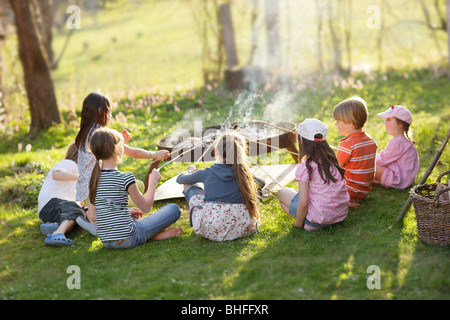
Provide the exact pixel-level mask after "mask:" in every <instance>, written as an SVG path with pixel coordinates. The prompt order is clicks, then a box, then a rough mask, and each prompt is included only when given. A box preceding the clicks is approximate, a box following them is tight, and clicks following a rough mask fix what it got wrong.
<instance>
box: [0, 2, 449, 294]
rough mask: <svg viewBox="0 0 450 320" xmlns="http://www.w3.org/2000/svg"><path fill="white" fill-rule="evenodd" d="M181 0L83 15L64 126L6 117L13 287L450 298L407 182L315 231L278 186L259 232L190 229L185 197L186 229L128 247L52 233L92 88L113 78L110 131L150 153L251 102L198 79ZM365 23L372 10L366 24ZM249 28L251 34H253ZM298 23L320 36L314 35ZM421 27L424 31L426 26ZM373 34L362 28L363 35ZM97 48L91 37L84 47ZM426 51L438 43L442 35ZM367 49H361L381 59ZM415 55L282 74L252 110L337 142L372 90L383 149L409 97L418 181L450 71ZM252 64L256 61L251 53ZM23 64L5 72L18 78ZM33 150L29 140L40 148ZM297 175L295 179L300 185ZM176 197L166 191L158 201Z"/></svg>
mask: <svg viewBox="0 0 450 320" xmlns="http://www.w3.org/2000/svg"><path fill="white" fill-rule="evenodd" d="M180 3H182V2H180V1H158V2H149V4H146V5H143V4H142V5H139V6H138V7H137V8H133V10H129V8H128V7H127V8H125V9H124V8H122V7H120V6H119V8H116V9H115V10H110V11H106V12H105V13H104V14H99V17H98V19H99V20H98V24H97V25H95V24H94V23H93V22H92V21H91V20H90V19H91V18H90V17H89V16H86V15H83V16H82V19H83V20H82V30H81V31H80V32H77V33H75V34H74V35H73V38H72V39H71V42H70V44H69V47H68V50H67V52H66V55H65V56H64V59H63V60H62V62H61V65H60V67H59V68H58V69H57V70H56V71H55V72H54V78H55V84H56V90H57V95H58V101H59V104H60V108H61V110H62V112H63V118H64V120H65V123H63V124H60V125H58V126H55V127H52V128H51V129H50V130H49V131H47V132H40V133H39V134H38V135H37V136H36V137H35V138H34V139H33V140H29V139H28V138H27V133H28V123H29V119H28V118H29V116H28V114H27V112H22V114H21V115H20V116H17V117H14V118H11V119H9V120H8V122H7V123H6V125H5V126H6V130H5V132H2V133H0V154H1V156H0V178H1V179H0V298H1V299H80V300H82V299H286V300H291V299H324V300H328V299H343V300H344V299H381V300H390V299H443V300H447V299H449V298H450V292H449V288H450V283H449V282H450V281H449V279H450V271H449V270H450V259H449V251H448V248H440V247H437V246H428V245H425V244H424V243H423V242H421V240H419V239H418V237H417V227H416V221H415V218H414V210H413V208H411V209H410V210H409V211H408V213H407V215H406V217H405V219H404V221H403V223H402V224H396V223H395V221H396V218H397V216H398V214H399V213H400V211H401V209H402V207H403V205H404V203H405V202H406V200H407V199H408V191H409V190H386V189H383V188H381V187H374V188H373V190H372V192H371V193H370V195H369V196H368V198H367V199H366V201H365V202H364V204H363V205H362V206H361V207H360V208H357V209H354V208H351V209H350V212H349V215H348V218H347V219H346V220H345V221H344V222H343V223H342V224H340V225H338V226H334V227H332V228H330V229H329V230H323V231H319V232H315V233H308V232H305V231H303V230H299V229H296V228H294V227H293V225H292V220H291V219H290V218H288V217H287V215H286V214H284V213H283V211H282V210H281V208H280V206H279V204H278V201H277V198H276V197H275V196H273V197H270V198H268V199H265V200H264V201H263V203H262V204H261V219H262V224H261V227H260V233H259V234H254V235H251V236H249V237H246V238H242V239H238V240H235V241H231V242H224V243H217V242H211V241H209V240H206V239H204V238H202V237H200V236H198V235H195V234H194V233H193V231H192V229H191V228H189V217H188V207H187V204H186V202H185V201H184V200H183V199H178V200H173V202H175V203H177V204H178V205H179V206H180V208H181V209H182V217H181V219H180V220H179V221H178V222H177V223H176V224H175V225H176V226H180V227H182V228H183V229H184V232H183V234H182V235H181V236H180V237H179V238H176V239H169V240H164V241H158V242H149V243H147V244H145V245H142V246H139V247H137V248H134V249H131V250H125V251H115V250H108V249H105V248H103V247H102V245H101V242H100V241H99V240H98V239H96V238H94V237H92V236H91V235H89V234H88V233H87V232H85V231H82V230H79V229H78V230H73V231H72V232H71V233H69V234H68V235H67V236H68V238H70V239H72V240H73V241H74V246H73V247H65V248H55V247H49V246H46V245H45V244H44V237H43V236H42V235H41V233H40V231H39V224H40V222H39V220H38V218H37V212H36V203H37V196H38V193H39V188H40V186H41V184H42V181H43V179H44V178H45V174H46V172H47V171H48V170H49V169H50V168H51V167H52V166H53V165H54V164H55V163H56V162H58V161H59V160H61V159H62V158H63V156H64V153H65V150H66V148H67V146H68V144H69V143H71V142H72V141H73V140H74V138H75V136H76V134H77V131H78V123H77V121H76V120H73V119H72V116H71V114H70V111H76V113H77V116H78V117H79V113H80V106H81V102H82V99H83V98H84V97H85V96H86V95H87V94H88V93H89V92H91V91H96V90H97V89H100V90H101V91H102V92H103V93H105V94H107V95H110V96H112V97H113V100H114V102H116V103H117V107H116V108H115V109H114V110H113V113H114V115H115V116H117V118H116V120H115V121H114V122H113V123H112V125H111V127H112V128H115V129H118V130H120V129H122V128H128V130H129V131H130V132H131V134H132V136H133V138H132V140H131V141H130V145H132V146H138V147H142V148H148V149H152V150H156V143H157V141H158V140H159V139H161V138H162V137H164V136H165V135H167V134H169V133H170V132H171V131H173V130H175V129H176V128H179V127H185V128H192V125H193V121H194V120H201V121H202V123H203V125H204V126H207V125H212V124H217V123H223V122H224V121H225V120H226V119H227V116H228V114H229V110H230V108H234V109H233V110H234V111H235V113H238V111H239V110H238V109H237V106H234V102H235V101H236V100H237V97H238V96H239V94H240V92H233V93H230V92H228V91H226V90H225V89H224V85H223V84H222V83H219V84H218V85H217V86H214V85H213V86H212V87H200V83H201V73H200V70H201V62H200V60H199V53H200V50H201V46H200V42H199V40H198V37H197V35H196V34H195V33H193V32H192V24H193V21H192V20H191V16H190V12H189V8H188V7H187V6H186V5H180ZM361 6H364V5H361ZM242 12H244V13H239V14H242V15H243V16H245V15H246V14H247V15H248V14H249V11H248V10H247V11H245V10H243V11H242ZM364 12H365V11H364ZM172 13H173V14H172ZM175 13H176V14H175ZM239 14H238V15H239ZM180 17H183V18H180ZM365 19H366V16H364V15H363V16H361V17H359V20H361V21H363V23H365ZM411 19H412V18H411ZM359 20H357V21H359ZM236 21H246V20H244V19H236ZM236 23H239V22H236ZM189 30H191V31H189ZM236 30H237V31H236V32H237V34H238V35H242V34H244V35H245V36H247V35H246V34H245V31H244V30H247V29H245V28H236ZM299 30H300V31H299V32H303V33H307V34H309V35H310V36H311V34H313V32H314V30H312V29H311V30H310V29H299ZM360 31H361V34H360V35H359V36H360V37H361V38H364V40H366V35H367V33H364V32H367V30H360ZM247 33H248V32H247ZM363 34H364V36H363ZM414 35H415V38H414V39H416V37H419V36H420V35H419V34H418V33H415V34H414ZM114 37H115V38H116V41H115V42H114V41H113V40H112V39H113V38H114ZM243 39H244V40H241V41H240V42H239V44H240V48H241V49H242V48H244V49H243V50H244V52H245V47H246V45H248V42H246V41H247V40H245V39H248V37H247V38H245V37H243ZM374 39H375V38H374ZM360 40H361V39H356V35H355V40H354V41H360ZM425 40H426V39H425ZM428 40H429V39H428ZM11 41H13V43H11V42H8V43H7V44H6V47H5V48H6V49H5V48H4V50H7V52H8V55H7V58H8V59H11V56H13V54H12V52H13V50H12V48H13V47H14V45H13V44H14V39H12V40H11ZM64 41H65V35H64V34H62V35H55V39H54V47H55V52H59V49H60V48H61V47H62V45H63V43H64ZM83 43H87V49H86V50H84V49H83ZM374 43H375V42H374ZM302 44H303V43H302ZM356 46H357V47H359V48H363V46H361V45H359V46H358V45H357V44H356ZM423 47H424V48H426V50H427V52H428V46H423ZM187 48H188V49H189V50H187ZM241 49H240V50H241ZM303 49H304V48H303ZM309 49H311V48H309ZM396 49H398V47H396ZM8 50H9V51H8ZM368 50H372V51H373V48H372V47H370V46H369V48H368ZM294 51H295V50H294V49H292V52H294ZM360 51H362V49H360ZM180 52H182V54H180ZM298 52H300V53H304V51H302V50H298ZM300 53H299V55H300ZM366 55H367V52H361V56H363V57H364V58H365V59H369V58H367V56H366ZM419 56H420V55H419ZM300 58H301V57H300ZM300 58H299V60H301V61H307V62H308V63H309V60H304V59H303V58H301V59H300ZM402 58H403V56H397V57H396V59H397V60H396V62H398V60H399V59H400V60H402V61H406V62H405V63H406V65H405V64H404V65H402V64H398V65H399V66H400V67H404V69H401V70H399V69H398V68H397V70H392V71H389V72H383V73H372V74H369V75H364V74H355V75H352V76H351V77H341V76H336V75H333V74H314V75H309V74H306V73H301V74H299V75H298V76H293V77H292V78H291V79H290V81H289V82H288V83H287V84H286V83H284V82H282V81H275V80H273V81H272V80H271V82H270V84H271V88H269V87H267V88H264V86H263V87H262V88H260V91H258V92H259V94H260V96H259V97H258V98H257V99H255V101H254V102H255V104H254V105H253V107H254V108H253V110H252V113H251V118H252V119H264V120H274V119H282V120H289V121H292V122H296V123H298V122H299V121H302V120H303V119H304V118H307V117H316V118H318V119H320V120H322V121H323V122H325V123H326V124H327V125H328V128H329V134H328V141H329V143H330V144H332V145H335V146H336V145H337V144H338V142H339V139H340V138H342V137H340V136H339V132H338V130H337V128H336V127H335V125H334V120H333V119H332V116H331V113H332V110H333V107H334V106H335V105H336V104H337V103H338V102H339V101H341V100H342V99H345V98H348V97H350V96H352V95H359V96H361V97H363V98H364V99H365V100H366V101H367V103H368V106H369V121H368V123H367V125H366V127H365V129H366V131H367V133H368V134H370V135H371V136H372V137H373V138H374V139H375V140H376V142H377V144H378V146H379V150H381V149H383V148H384V146H385V145H386V143H387V142H388V140H389V138H390V137H389V136H388V135H387V134H386V132H385V129H384V125H383V121H382V119H380V118H378V117H377V116H376V114H377V113H378V112H381V111H384V110H385V109H386V108H387V107H388V106H390V105H392V104H401V105H405V106H408V107H409V108H410V110H411V111H412V113H413V120H414V122H413V125H412V130H413V138H414V139H415V140H416V141H417V147H418V151H419V157H420V169H419V173H418V175H417V178H416V183H417V182H418V181H419V179H420V178H421V177H422V175H423V174H424V172H425V170H426V169H427V167H428V165H429V164H430V162H431V159H432V158H433V156H434V154H435V152H436V151H437V150H438V148H439V146H440V144H441V142H442V140H443V138H444V137H445V134H446V132H447V130H448V128H449V127H450V109H449V106H448V104H447V103H448V101H450V93H449V91H448V87H449V84H450V83H449V82H450V80H449V79H448V78H445V77H437V76H436V75H435V74H434V73H433V71H429V70H428V69H420V68H416V67H417V66H416V65H414V64H412V66H411V67H410V65H409V63H410V62H411V61H409V60H408V59H410V56H409V58H408V57H406V56H405V57H404V59H402ZM241 59H243V60H245V55H243V56H241ZM355 60H356V59H355ZM362 60H364V59H362ZM369 60H370V59H369ZM372 60H373V57H372ZM16 66H17V65H16ZM17 72H18V75H17V74H15V76H14V77H13V76H12V75H13V74H14V73H11V76H9V77H8V79H7V81H11V79H19V78H20V71H17ZM358 81H360V83H359V82H358ZM8 83H9V82H8ZM349 83H350V86H348V84H349ZM352 84H354V85H352ZM277 85H279V88H278V87H277ZM8 86H9V87H10V88H11V87H13V85H12V84H8ZM273 88H278V89H273ZM244 94H245V93H244ZM11 99H12V100H11V105H14V106H15V107H17V110H18V113H19V112H20V110H22V111H23V110H26V102H24V101H25V100H24V97H23V93H18V94H15V95H12V96H11ZM153 101H154V102H153ZM283 101H284V102H283ZM286 101H287V102H286ZM13 102H14V103H13ZM175 104H176V106H177V107H178V108H179V109H180V111H179V112H177V111H176V110H175V109H176V108H175ZM69 110H70V111H69ZM119 115H121V116H119ZM122 115H123V116H122ZM27 145H30V146H31V150H30V151H26V146H27ZM19 146H21V151H19ZM449 150H450V149H449V147H448V146H447V148H446V149H445V151H444V153H443V154H442V156H441V158H440V161H439V163H438V164H437V166H436V168H435V169H434V171H433V173H432V175H431V176H430V178H429V179H428V182H434V181H435V179H436V178H437V176H438V174H439V173H441V172H443V171H446V170H449V169H450V151H449ZM279 156H280V162H283V163H291V162H292V158H291V157H290V156H289V155H288V154H286V153H284V152H280V153H279ZM208 165H210V163H202V164H200V166H201V167H205V166H208ZM186 166H187V164H182V163H172V164H170V165H168V166H166V167H164V168H163V169H162V170H161V173H162V177H163V178H162V182H163V181H166V180H168V179H169V178H171V177H173V176H174V175H175V174H177V173H179V172H180V171H182V170H184V169H185V168H186ZM147 168H148V164H147V162H146V161H143V160H133V159H130V158H126V159H125V161H124V163H123V165H122V167H121V169H122V170H124V171H131V172H133V173H134V174H135V175H136V177H137V178H140V179H143V178H144V176H145V174H146V172H147ZM290 186H292V187H296V185H295V183H291V184H290ZM167 202H168V201H161V202H157V203H156V204H155V206H154V209H153V210H157V209H158V208H160V207H161V206H163V205H164V204H166V203H167ZM71 265H77V266H79V267H80V270H81V289H80V290H77V289H73V290H69V289H68V288H67V286H66V281H67V279H68V278H69V276H70V274H68V273H67V268H68V267H69V266H71ZM371 265H376V266H379V267H380V271H381V289H380V290H377V289H374V290H369V289H368V288H367V286H366V282H367V279H368V277H369V276H370V275H371V274H370V273H367V268H368V267H369V266H371Z"/></svg>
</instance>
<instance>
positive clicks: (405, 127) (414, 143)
mask: <svg viewBox="0 0 450 320" xmlns="http://www.w3.org/2000/svg"><path fill="white" fill-rule="evenodd" d="M395 120H396V121H397V122H398V123H399V124H401V125H402V126H403V131H404V132H405V136H406V138H408V140H409V141H410V142H411V143H412V144H413V145H416V144H417V143H416V141H414V140H412V139H411V138H410V137H409V135H408V131H409V127H410V124H409V123H408V122H406V121H403V120H400V119H398V118H395Z"/></svg>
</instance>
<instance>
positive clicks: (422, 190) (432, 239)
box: [410, 171, 450, 246]
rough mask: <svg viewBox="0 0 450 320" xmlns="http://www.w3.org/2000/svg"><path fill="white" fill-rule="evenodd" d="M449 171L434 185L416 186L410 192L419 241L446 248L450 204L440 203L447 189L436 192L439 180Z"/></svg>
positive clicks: (449, 226) (449, 223)
mask: <svg viewBox="0 0 450 320" xmlns="http://www.w3.org/2000/svg"><path fill="white" fill-rule="evenodd" d="M449 173H450V171H446V172H444V173H442V174H441V175H440V176H439V177H438V178H437V180H436V183H431V184H422V185H417V186H415V187H414V188H412V189H411V191H410V196H411V200H412V203H413V206H414V211H415V214H416V221H417V233H418V236H419V239H420V240H422V241H423V242H424V243H426V244H436V245H439V246H446V245H448V244H449V243H450V202H449V201H440V200H439V196H440V194H441V193H443V192H446V191H449V190H450V187H449V188H446V189H442V190H439V191H438V192H436V186H437V184H438V183H439V182H441V178H442V177H443V176H444V175H446V174H449Z"/></svg>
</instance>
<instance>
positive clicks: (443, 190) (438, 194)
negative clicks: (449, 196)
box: [434, 187, 450, 208]
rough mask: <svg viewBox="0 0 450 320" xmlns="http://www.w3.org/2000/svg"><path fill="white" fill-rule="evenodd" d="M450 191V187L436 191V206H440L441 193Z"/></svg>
mask: <svg viewBox="0 0 450 320" xmlns="http://www.w3.org/2000/svg"><path fill="white" fill-rule="evenodd" d="M447 191H450V187H447V188H444V189H440V190H438V191H436V193H435V195H434V202H436V208H437V207H439V196H440V195H441V194H443V193H444V192H447Z"/></svg>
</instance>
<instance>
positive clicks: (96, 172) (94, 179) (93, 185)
mask: <svg viewBox="0 0 450 320" xmlns="http://www.w3.org/2000/svg"><path fill="white" fill-rule="evenodd" d="M99 177H100V163H99V162H98V160H96V161H95V165H94V169H93V170H92V173H91V180H90V181H89V202H90V203H92V204H93V203H94V202H95V196H96V195H97V184H98V178H99Z"/></svg>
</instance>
